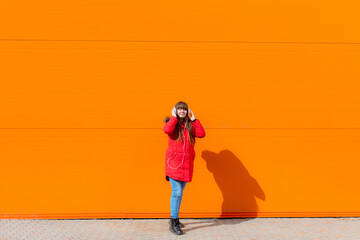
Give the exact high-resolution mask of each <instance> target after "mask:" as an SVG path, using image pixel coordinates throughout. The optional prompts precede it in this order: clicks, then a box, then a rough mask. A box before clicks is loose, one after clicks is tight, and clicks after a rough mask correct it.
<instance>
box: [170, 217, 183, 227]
mask: <svg viewBox="0 0 360 240" xmlns="http://www.w3.org/2000/svg"><path fill="white" fill-rule="evenodd" d="M169 225H171V219H170V220H169ZM179 227H181V228H184V227H185V226H184V224H182V223H181V222H180V220H179Z"/></svg>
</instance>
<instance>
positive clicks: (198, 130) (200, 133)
mask: <svg viewBox="0 0 360 240" xmlns="http://www.w3.org/2000/svg"><path fill="white" fill-rule="evenodd" d="M193 127H194V132H195V137H198V138H203V137H205V130H204V128H203V126H202V125H201V123H200V121H199V119H196V120H195V121H194V122H193Z"/></svg>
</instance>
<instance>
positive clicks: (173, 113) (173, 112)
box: [171, 107, 176, 117]
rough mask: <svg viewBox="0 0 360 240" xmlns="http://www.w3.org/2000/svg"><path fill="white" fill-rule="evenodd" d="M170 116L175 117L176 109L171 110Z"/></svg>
mask: <svg viewBox="0 0 360 240" xmlns="http://www.w3.org/2000/svg"><path fill="white" fill-rule="evenodd" d="M171 114H172V116H173V117H176V108H175V107H174V108H173V109H172V110H171Z"/></svg>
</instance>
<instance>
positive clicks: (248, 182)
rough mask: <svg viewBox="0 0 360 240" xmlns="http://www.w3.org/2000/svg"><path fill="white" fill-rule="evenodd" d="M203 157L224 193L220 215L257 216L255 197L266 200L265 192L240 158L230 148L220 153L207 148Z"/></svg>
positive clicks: (224, 216)
mask: <svg viewBox="0 0 360 240" xmlns="http://www.w3.org/2000/svg"><path fill="white" fill-rule="evenodd" d="M202 157H203V159H204V160H205V161H206V165H207V168H208V169H209V171H210V172H212V173H213V175H214V179H215V181H216V183H217V185H218V186H219V188H220V190H221V192H222V195H223V203H222V213H221V216H220V217H222V218H226V217H240V216H246V217H257V213H258V210H259V208H258V205H257V203H256V199H255V197H257V198H259V199H261V200H263V201H264V200H265V193H264V192H263V190H262V189H261V187H260V185H259V184H258V182H257V181H256V180H255V179H254V178H253V177H252V176H251V175H250V174H249V172H248V170H246V168H245V166H244V165H243V164H242V163H241V161H240V159H239V158H237V157H236V156H235V155H234V154H233V153H232V152H231V151H229V150H223V151H220V152H219V153H215V152H211V151H207V150H205V151H203V152H202Z"/></svg>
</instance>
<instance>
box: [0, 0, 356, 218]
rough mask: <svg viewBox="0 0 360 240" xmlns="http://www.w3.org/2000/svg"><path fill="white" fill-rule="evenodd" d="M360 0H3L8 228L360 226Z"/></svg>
mask: <svg viewBox="0 0 360 240" xmlns="http://www.w3.org/2000/svg"><path fill="white" fill-rule="evenodd" d="M359 10H360V5H359V3H358V1H320V0H317V1H288V0H287V1H285V0H279V1H272V2H271V4H270V3H269V2H268V1H264V0H257V1H210V2H209V1H207V2H197V3H194V2H191V3H190V2H181V3H175V2H174V3H172V2H166V1H152V2H151V3H150V2H148V1H120V2H119V1H102V2H101V3H100V2H96V1H87V2H82V1H80V2H79V1H77V2H71V1H67V0H66V1H62V2H61V3H55V2H49V1H40V0H37V1H2V2H1V3H0V11H1V13H0V28H1V29H2V30H1V35H0V81H1V82H0V84H1V85H0V154H1V155H0V161H1V162H0V163H1V168H0V173H1V174H0V188H1V189H2V197H1V199H0V218H115V217H120V218H122V217H129V218H142V217H154V218H156V217H168V216H169V198H170V185H169V183H168V182H166V181H165V180H164V155H165V149H166V144H167V138H166V136H165V134H164V133H163V132H162V126H163V123H162V120H163V119H164V117H165V116H166V115H170V111H171V108H172V105H173V104H174V103H176V102H177V101H178V100H185V101H187V102H188V104H189V106H190V108H191V109H192V110H193V111H194V113H195V116H196V117H198V118H199V119H200V120H201V122H202V123H203V125H204V127H205V130H206V131H207V136H206V138H204V139H200V140H199V141H198V142H197V146H196V152H197V157H196V163H195V172H194V182H192V183H191V184H189V185H188V186H187V188H186V190H185V195H184V200H183V204H182V211H181V214H182V217H256V216H257V217H306V216H309V217H316V216H320V217H325V216H360V208H359V204H358V203H359V201H360V193H359V191H356V190H357V187H358V186H359V183H360V180H359V179H358V177H357V172H358V169H359V166H360V165H359V163H358V159H359V157H360V145H359V139H360V125H359V124H360V114H359V112H358V111H357V110H356V109H359V107H360V97H359V96H360V94H359V93H360V83H359V81H358V79H359V77H360V73H359V71H358V66H359V65H360V45H359V44H358V43H359V39H360V35H359V32H360V31H359V30H360V29H359V26H360V17H359V15H358V14H357V13H358V11H359Z"/></svg>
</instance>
